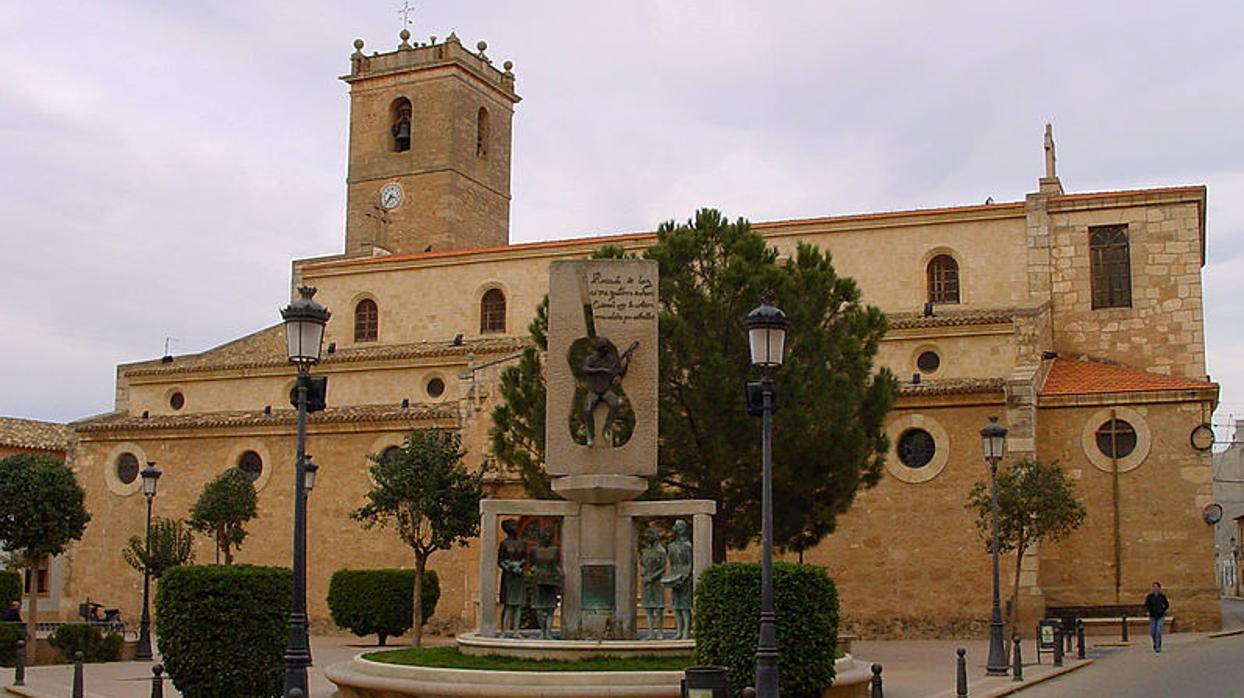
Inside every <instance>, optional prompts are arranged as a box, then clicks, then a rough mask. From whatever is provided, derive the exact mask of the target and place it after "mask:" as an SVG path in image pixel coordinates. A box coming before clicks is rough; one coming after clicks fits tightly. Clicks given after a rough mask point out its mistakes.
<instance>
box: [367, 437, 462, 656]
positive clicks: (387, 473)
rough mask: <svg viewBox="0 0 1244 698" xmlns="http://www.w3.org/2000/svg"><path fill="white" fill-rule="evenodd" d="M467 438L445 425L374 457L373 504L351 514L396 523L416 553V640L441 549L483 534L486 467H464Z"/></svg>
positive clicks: (370, 524)
mask: <svg viewBox="0 0 1244 698" xmlns="http://www.w3.org/2000/svg"><path fill="white" fill-rule="evenodd" d="M464 455H465V453H464V452H463V450H462V442H461V438H460V437H459V436H458V434H456V433H454V432H450V431H445V430H442V429H420V430H416V431H414V432H411V434H410V436H408V437H406V440H405V441H404V442H403V443H402V446H401V448H400V449H398V450H397V451H396V452H393V453H391V454H390V455H388V456H378V455H373V456H371V460H372V465H371V469H370V472H371V479H372V483H373V485H372V488H371V491H369V492H368V493H367V503H366V504H364V505H363V506H362V507H360V508H359V509H357V510H356V511H354V512H353V513H352V514H351V515H350V516H351V518H353V519H354V520H356V521H359V522H361V523H362V525H363V527H364V528H372V527H373V526H380V527H392V528H393V529H394V530H396V531H397V534H398V536H400V537H401V539H402V542H404V543H406V545H407V546H409V547H410V549H411V551H412V552H414V554H415V586H414V599H413V600H412V610H413V613H414V619H413V622H412V626H411V627H413V628H414V632H413V638H412V643H413V644H414V645H415V646H416V647H418V646H419V645H420V643H421V640H422V626H423V604H422V597H423V578H424V571H425V570H426V568H427V561H428V557H430V556H431V555H432V553H434V552H436V551H437V550H447V549H449V548H452V547H454V546H456V545H466V544H467V542H468V541H469V540H470V539H471V538H472V537H474V536H475V535H476V534H477V533H479V500H480V499H481V498H482V497H483V496H484V490H483V485H482V484H481V481H482V479H483V471H482V470H480V471H477V472H474V473H471V472H467V470H466V469H465V468H464V467H463V466H462V457H463V456H464Z"/></svg>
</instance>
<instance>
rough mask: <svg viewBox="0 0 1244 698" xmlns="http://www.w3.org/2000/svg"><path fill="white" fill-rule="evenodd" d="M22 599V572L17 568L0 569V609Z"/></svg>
mask: <svg viewBox="0 0 1244 698" xmlns="http://www.w3.org/2000/svg"><path fill="white" fill-rule="evenodd" d="M21 599H22V573H21V572H18V571H17V570H0V610H4V609H6V608H8V607H9V604H11V603H13V602H14V601H21Z"/></svg>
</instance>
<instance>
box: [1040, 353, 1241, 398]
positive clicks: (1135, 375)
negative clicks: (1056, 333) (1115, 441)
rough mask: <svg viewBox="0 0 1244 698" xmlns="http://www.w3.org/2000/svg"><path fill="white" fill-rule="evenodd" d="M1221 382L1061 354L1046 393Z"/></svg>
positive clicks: (1127, 390)
mask: <svg viewBox="0 0 1244 698" xmlns="http://www.w3.org/2000/svg"><path fill="white" fill-rule="evenodd" d="M1217 387H1218V384H1217V383H1210V382H1208V381H1202V380H1195V379H1192V378H1184V377H1182V376H1171V375H1167V374H1165V373H1153V372H1151V371H1140V370H1137V369H1134V368H1126V367H1124V366H1116V365H1114V364H1108V363H1103V362H1100V361H1086V360H1082V359H1069V358H1063V357H1058V358H1055V359H1053V360H1052V365H1051V366H1050V368H1049V372H1048V373H1047V374H1046V376H1045V383H1044V384H1043V385H1042V386H1041V393H1040V394H1041V395H1042V396H1051V395H1092V394H1097V393H1136V392H1160V391H1167V390H1201V389H1205V388H1215V389H1216V388H1217Z"/></svg>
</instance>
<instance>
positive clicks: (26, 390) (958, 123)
mask: <svg viewBox="0 0 1244 698" xmlns="http://www.w3.org/2000/svg"><path fill="white" fill-rule="evenodd" d="M412 4H413V5H415V8H416V9H415V13H414V15H413V17H412V20H413V25H412V27H411V29H412V31H413V32H414V34H415V37H416V38H419V39H422V40H425V41H426V40H427V37H428V36H431V35H436V36H440V37H444V36H445V35H447V34H448V33H449V31H450V30H451V29H452V30H456V31H457V33H458V35H459V36H460V37H462V39H463V41H464V43H465V44H467V45H468V46H474V44H475V42H476V41H477V40H479V39H486V40H487V41H488V43H489V47H490V48H489V51H488V53H489V55H490V56H492V57H493V59H494V60H496V61H498V62H499V61H502V60H506V59H509V60H512V61H514V64H515V68H514V70H515V72H516V73H517V75H518V89H519V92H520V93H521V94H522V95H523V97H524V100H523V102H522V103H521V104H520V105H519V106H518V111H517V115H516V120H515V134H516V135H515V143H514V161H513V193H514V202H513V224H512V236H511V237H512V239H513V240H515V241H529V240H542V239H552V238H561V237H572V236H582V235H591V234H598V233H601V234H603V233H615V232H623V231H635V230H651V229H652V228H653V227H654V226H655V225H656V223H658V222H659V221H661V220H665V219H668V218H685V217H686V216H688V215H689V214H690V213H691V212H692V211H693V210H694V209H695V208H697V207H699V206H705V205H711V206H717V207H719V208H722V209H723V210H725V211H726V212H727V213H728V214H730V215H732V216H734V215H741V216H745V217H748V218H750V219H752V220H767V219H775V218H792V217H801V216H820V215H827V214H840V213H850V212H865V211H881V210H892V209H905V208H914V207H923V206H944V205H959V204H972V203H978V202H981V201H984V200H985V198H986V197H989V196H992V197H993V198H994V199H995V200H997V201H1010V200H1020V199H1022V198H1023V196H1024V194H1025V193H1026V192H1029V191H1031V190H1033V189H1034V188H1035V186H1036V178H1037V177H1038V176H1039V175H1040V174H1041V168H1042V153H1041V130H1042V126H1043V124H1044V123H1045V122H1046V121H1047V120H1048V121H1052V122H1053V123H1054V125H1055V137H1056V140H1057V142H1058V148H1059V149H1058V155H1059V174H1060V175H1061V176H1062V180H1063V184H1064V186H1065V187H1066V188H1067V189H1068V191H1095V190H1102V189H1119V188H1131V187H1148V186H1169V185H1181V184H1206V185H1208V187H1209V212H1208V218H1209V224H1208V226H1209V255H1210V257H1209V263H1208V264H1207V266H1206V267H1205V270H1204V278H1205V299H1206V308H1207V317H1206V335H1207V342H1208V350H1209V371H1210V372H1211V374H1212V375H1213V378H1214V379H1215V380H1218V381H1220V382H1221V383H1222V385H1223V394H1222V406H1221V407H1220V409H1219V412H1218V414H1217V415H1216V416H1215V421H1217V422H1222V423H1225V422H1226V421H1228V420H1229V419H1231V418H1232V416H1235V417H1239V418H1244V304H1241V303H1238V302H1237V301H1236V299H1237V298H1239V297H1240V296H1241V295H1244V129H1242V128H1241V127H1242V126H1244V91H1242V90H1241V89H1240V88H1239V84H1240V76H1242V75H1244V49H1242V48H1241V41H1240V36H1241V35H1242V34H1244V3H1239V2H1236V1H1234V0H1230V1H1228V0H1223V1H1222V2H1214V3H1198V2H1183V3H1162V4H1161V6H1160V7H1159V8H1158V9H1149V8H1145V9H1140V8H1141V7H1142V6H1141V5H1137V4H1136V3H1134V2H1117V3H1113V2H1092V3H1089V2H1083V0H1080V1H1075V2H1058V1H1048V2H1043V3H999V2H996V0H991V1H987V2H957V1H941V2H916V1H909V2H902V3H899V2H862V1H860V2H844V1H832V2H831V1H825V0H822V1H817V2H812V1H809V2H784V1H778V0H775V1H769V2H756V1H753V2H742V1H735V0H711V1H710V0H697V1H695V2H692V1H680V0H630V1H628V2H616V3H595V2H593V3H586V2H573V1H571V0H564V1H561V2H551V1H549V2H540V1H536V0H526V1H524V2H517V1H515V2H503V1H500V0H491V1H485V0H474V1H463V0H456V1H454V2H448V1H446V0H439V1H436V2H433V1H431V0H424V1H422V2H416V3H412ZM1154 4H1156V3H1154ZM398 6H399V3H396V2H393V1H392V0H382V1H375V0H367V1H362V0H352V1H348V2H347V1H346V0H303V1H302V2H296V3H291V2H275V1H270V0H248V1H247V2H237V1H236V0H235V1H228V2H226V1H216V2H212V1H201V2H195V3H174V2H167V1H163V0H161V1H156V0H152V1H151V2H141V1H137V0H135V1H131V2H99V1H98V0H96V1H95V2H77V1H69V2H58V3H55V4H54V6H53V5H48V4H46V3H36V2H23V1H21V0H0V216H2V219H0V220H2V221H3V225H2V227H0V235H2V237H0V243H2V245H3V247H2V249H3V257H0V259H2V260H3V262H4V263H3V266H2V271H0V322H2V323H3V327H4V329H5V337H6V340H7V341H4V342H3V344H0V386H2V387H0V415H16V416H26V417H32V418H39V419H52V420H69V419H75V418H78V417H82V416H85V415H88V414H92V413H96V412H100V411H104V410H107V409H109V408H110V407H111V404H112V390H113V380H114V370H115V366H116V364H117V363H120V362H126V361H134V360H139V359H146V358H153V357H156V356H159V355H160V354H161V353H162V352H163V351H164V344H165V339H166V338H167V337H173V338H175V341H174V342H173V344H172V348H173V351H174V352H175V353H184V352H194V351H200V350H202V349H205V348H208V347H211V346H213V345H215V344H218V343H220V342H223V341H225V340H228V339H230V338H234V337H237V336H240V335H242V334H245V333H247V332H250V331H253V330H255V329H257V328H260V327H263V326H266V325H268V324H271V323H273V322H275V321H276V320H277V319H278V316H277V309H278V308H279V307H280V306H282V305H283V304H284V303H285V302H286V301H287V299H288V296H287V293H288V291H287V288H288V277H289V261H290V259H291V258H297V257H306V256H313V255H319V254H326V253H333V252H337V251H339V250H340V249H341V246H342V242H343V222H344V196H345V187H344V177H345V157H346V127H347V117H348V104H347V97H346V86H345V84H343V83H341V82H340V81H338V80H337V79H336V78H337V77H338V76H340V75H342V74H344V73H345V72H347V71H348V69H349V62H348V56H349V54H350V51H351V46H350V44H351V42H352V41H353V40H354V39H355V38H356V37H358V38H362V39H364V40H365V41H366V42H367V50H368V51H369V52H370V51H372V50H382V51H387V50H391V49H392V48H394V47H395V45H396V43H397V32H398V31H399V30H400V29H401V28H402V19H401V17H400V16H399V14H398V12H397V9H398Z"/></svg>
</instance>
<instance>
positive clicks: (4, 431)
mask: <svg viewBox="0 0 1244 698" xmlns="http://www.w3.org/2000/svg"><path fill="white" fill-rule="evenodd" d="M72 433H73V432H72V430H71V429H70V428H69V427H67V426H65V425H64V424H58V423H56V422H41V421H38V420H35V419H21V418H18V417H0V446H8V447H10V448H30V449H38V450H40V451H64V450H67V449H68V448H69V437H70V436H71V435H72Z"/></svg>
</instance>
